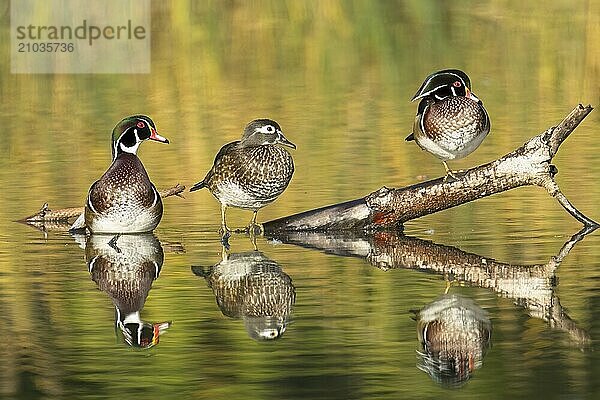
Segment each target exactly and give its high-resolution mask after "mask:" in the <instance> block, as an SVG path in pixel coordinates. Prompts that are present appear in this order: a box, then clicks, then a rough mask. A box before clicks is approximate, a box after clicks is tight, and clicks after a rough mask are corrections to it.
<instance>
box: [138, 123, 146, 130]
mask: <svg viewBox="0 0 600 400" xmlns="http://www.w3.org/2000/svg"><path fill="white" fill-rule="evenodd" d="M145 126H146V124H144V123H143V122H142V121H140V122H138V123H137V127H138V128H140V129H142V128H143V127H145Z"/></svg>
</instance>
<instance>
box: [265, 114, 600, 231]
mask: <svg viewBox="0 0 600 400" xmlns="http://www.w3.org/2000/svg"><path fill="white" fill-rule="evenodd" d="M591 111H592V107H591V106H585V107H584V106H582V105H579V106H577V107H576V108H575V109H574V110H573V111H572V112H571V113H570V114H569V115H568V116H567V117H566V118H565V119H564V120H563V121H562V122H561V123H560V124H559V125H558V126H556V127H552V128H550V129H548V130H547V131H545V132H543V133H540V134H539V135H537V136H534V137H533V138H531V139H530V140H529V141H527V142H526V143H525V144H523V145H522V146H521V147H519V148H518V149H516V150H514V151H513V152H511V153H509V154H507V155H505V156H503V157H501V158H499V159H497V160H495V161H492V162H490V163H488V164H485V165H481V166H479V167H475V168H472V169H469V170H467V171H466V172H465V173H464V175H463V176H462V177H461V178H460V179H459V180H451V179H449V180H447V181H444V179H442V178H438V179H434V180H431V181H428V182H423V183H419V184H416V185H412V186H408V187H405V188H401V189H388V188H386V187H383V188H381V189H379V190H377V191H376V192H373V193H371V194H369V195H367V196H365V197H363V198H360V199H356V200H351V201H348V202H344V203H340V204H335V205H331V206H327V207H323V208H319V209H316V210H311V211H305V212H303V213H300V214H295V215H291V216H288V217H284V218H280V219H276V220H273V221H269V222H266V223H265V224H264V229H265V232H267V233H272V232H283V231H334V230H357V229H366V230H376V229H380V228H389V227H398V226H401V225H402V224H403V223H404V222H406V221H409V220H411V219H414V218H418V217H422V216H424V215H428V214H432V213H435V212H438V211H442V210H445V209H448V208H451V207H455V206H458V205H460V204H464V203H467V202H470V201H473V200H476V199H480V198H482V197H486V196H490V195H492V194H496V193H500V192H503V191H505V190H509V189H514V188H517V187H520V186H528V185H536V186H540V187H542V188H544V189H546V190H547V191H548V193H549V194H550V195H551V196H553V197H554V198H556V199H557V200H558V201H559V203H560V204H561V205H562V206H563V207H564V208H565V209H566V210H567V211H568V212H569V213H570V214H571V215H572V216H573V217H575V218H576V219H577V220H579V221H580V222H582V223H583V224H585V225H586V226H598V224H597V223H596V222H594V221H592V220H590V219H589V218H587V217H586V216H585V215H583V214H581V213H580V212H579V211H578V210H577V209H576V208H575V207H574V206H573V205H572V204H571V203H570V202H569V201H568V200H567V198H566V197H565V196H564V195H563V194H562V192H561V191H560V189H559V187H558V184H557V183H556V181H555V180H554V176H555V175H556V173H557V172H558V170H557V169H556V167H555V166H553V165H551V164H550V162H551V161H552V158H553V157H554V155H555V154H556V152H557V151H558V148H559V146H560V145H561V143H562V142H563V141H564V140H565V139H566V138H567V137H568V136H569V135H570V134H571V132H573V130H574V129H575V128H576V127H577V126H578V125H579V123H580V122H581V121H583V119H584V118H585V117H586V116H587V115H588V114H589V113H590V112H591Z"/></svg>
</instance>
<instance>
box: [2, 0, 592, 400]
mask: <svg viewBox="0 0 600 400" xmlns="http://www.w3.org/2000/svg"><path fill="white" fill-rule="evenodd" d="M4 3H7V2H3V4H4ZM2 9H3V10H4V9H7V8H6V7H3V8H2ZM599 16H600V7H599V4H598V2H597V1H584V2H580V3H578V5H577V6H574V5H572V3H571V2H569V1H564V2H563V1H556V2H552V3H550V5H547V4H541V3H540V4H539V5H538V4H537V3H534V4H525V3H523V2H504V1H489V2H466V3H461V4H458V3H457V4H453V3H448V4H446V3H444V4H440V3H438V2H421V1H418V2H417V1H415V2H411V1H407V2H392V1H386V2H366V1H356V2H337V1H330V2H296V1H289V2H280V1H273V2H269V1H259V2H254V3H251V4H250V3H248V4H247V3H245V2H197V3H196V2H190V3H188V2H186V1H177V2H160V3H159V2H156V3H154V4H153V10H152V22H153V24H152V29H153V32H152V60H153V63H152V73H151V74H149V75H125V76H121V75H11V74H10V60H9V59H8V58H7V54H8V50H7V49H8V43H7V41H3V42H2V43H1V44H0V47H2V48H3V49H4V50H7V51H4V52H2V53H1V54H3V55H2V56H1V57H2V58H0V74H1V80H0V94H1V97H2V99H3V106H2V110H1V111H0V123H1V124H0V126H2V137H3V139H2V140H1V141H0V149H1V151H2V155H3V157H1V158H0V187H1V189H2V191H1V195H0V220H1V224H0V243H1V246H0V315H2V321H3V328H2V329H1V330H0V332H1V333H0V343H1V345H0V360H1V362H0V371H1V373H0V397H2V398H22V399H37V398H50V399H62V398H70V399H75V398H81V399H87V398H103V399H104V398H125V397H133V396H136V397H140V396H142V397H148V398H160V399H168V398H180V399H181V398H186V399H187V398H190V399H195V398H198V399H203V398H215V399H234V398H235V399H237V398H240V399H268V398H278V399H281V398H284V399H288V398H290V399H296V398H298V399H300V398H302V399H317V398H331V399H338V398H339V399H372V398H373V399H374V398H386V399H399V398H407V399H409V398H432V399H434V398H449V399H453V398H461V399H463V398H472V399H480V398H484V397H485V398H498V399H505V398H527V399H531V398H546V399H550V398H577V399H585V398H596V397H597V396H598V393H600V384H599V383H598V379H597V376H598V373H599V372H600V358H599V356H598V353H599V352H598V350H599V348H598V338H600V324H599V323H598V321H600V235H599V234H598V233H591V234H590V235H588V236H587V237H585V238H583V239H582V238H581V237H575V238H572V237H573V235H575V234H576V233H577V232H578V231H579V229H580V228H581V227H580V225H579V224H578V223H577V222H576V221H574V220H573V219H572V218H571V217H570V216H569V215H568V214H567V213H566V212H565V211H564V210H563V209H562V208H561V207H560V206H559V205H558V204H557V203H556V202H555V201H554V200H553V199H551V198H550V197H549V196H548V195H547V194H546V193H544V192H543V191H542V190H541V189H535V188H522V189H517V190H513V191H511V192H508V193H503V194H500V195H497V196H494V197H492V198H488V199H484V200H480V201H477V202H474V203H471V204H468V205H463V206H461V207H458V208H456V209H453V210H448V211H445V212H443V213H440V214H436V215H431V216H428V217H425V218H421V219H419V220H416V221H411V222H410V223H408V224H407V225H406V226H405V231H404V233H405V235H406V236H402V235H400V234H399V233H397V232H386V233H379V234H376V235H371V236H367V235H362V234H360V233H356V234H354V235H351V236H335V235H328V236H327V235H297V236H279V237H258V238H257V240H256V247H257V248H258V250H259V252H256V251H254V245H253V243H252V241H251V239H250V238H249V237H247V236H246V235H243V234H237V235H234V236H233V237H232V239H231V240H230V243H231V249H230V251H229V254H225V255H224V254H223V249H222V247H221V244H220V241H219V235H218V233H217V230H218V225H219V218H220V216H219V206H218V203H217V202H216V201H215V200H214V199H213V198H212V197H211V195H210V194H209V193H208V192H205V191H201V192H195V193H188V194H186V195H185V199H181V198H168V199H166V200H165V202H164V203H165V215H164V217H163V220H162V222H161V224H160V225H159V227H158V229H157V230H156V231H155V232H154V235H143V236H133V237H121V238H119V239H118V240H117V241H116V244H114V245H113V246H111V245H109V242H110V240H111V238H110V237H101V236H100V237H92V238H87V239H86V238H80V237H73V236H71V235H70V234H68V233H66V232H64V231H50V232H47V233H44V232H41V231H38V230H35V229H33V228H31V227H28V226H25V225H22V224H18V223H14V222H13V221H14V220H16V219H18V218H21V217H24V216H26V215H28V214H31V213H33V212H35V211H36V210H37V209H39V207H40V206H41V205H42V204H43V203H44V202H46V201H47V202H49V203H50V207H51V208H61V207H71V206H78V205H81V204H82V203H83V200H84V198H85V195H86V192H87V189H88V188H89V185H90V184H91V182H93V181H94V180H95V179H97V177H98V176H100V174H101V173H102V172H103V171H104V170H105V169H106V167H107V166H108V164H109V162H110V148H109V134H110V131H111V129H112V127H113V126H114V124H115V123H116V122H117V121H118V120H120V119H121V118H122V117H123V116H125V115H128V114H132V113H146V114H148V115H151V116H152V118H153V119H154V120H155V122H156V123H157V126H158V129H159V131H160V132H161V133H162V134H163V135H164V136H166V137H168V138H169V139H170V141H171V143H170V144H169V145H168V146H163V145H159V144H155V143H149V144H144V145H142V147H141V149H140V152H139V156H140V158H141V159H142V161H143V162H144V164H145V166H146V169H147V170H148V173H149V174H150V176H151V178H152V180H153V181H154V183H155V184H156V185H157V186H158V187H159V188H166V187H170V186H172V185H174V184H175V183H178V182H180V183H182V184H184V185H186V186H188V187H189V186H190V185H191V184H193V183H195V182H197V181H198V180H199V179H201V178H202V177H203V176H204V174H205V172H206V171H207V170H208V168H209V167H210V165H211V163H212V160H213V157H214V155H215V154H216V152H217V151H218V149H219V148H220V146H222V145H223V144H224V143H225V142H227V141H231V140H235V139H237V138H238V137H239V136H240V135H241V131H242V128H243V126H244V125H245V123H247V122H248V121H250V120H251V119H253V118H256V117H271V118H273V119H275V120H277V121H278V122H279V123H280V124H281V126H282V128H283V130H284V132H285V134H286V136H287V137H288V138H289V139H290V140H292V141H293V142H295V143H296V144H297V146H298V149H297V150H296V151H294V153H293V156H294V160H295V163H296V173H295V175H294V178H293V180H292V183H291V185H290V187H289V188H288V190H287V191H286V192H285V193H284V194H283V195H282V196H281V198H280V199H279V200H278V201H276V202H275V203H274V204H272V205H270V206H268V207H267V208H265V209H264V210H262V211H261V212H259V220H262V221H266V220H270V219H273V218H277V217H281V216H284V215H288V214H292V213H295V212H300V211H303V210H307V209H311V208H315V207H319V206H322V205H326V204H331V203H335V202H339V201H343V200H348V199H353V198H358V197H362V196H363V195H365V194H367V193H369V192H371V191H373V190H376V189H378V188H379V187H381V186H383V185H386V186H390V187H393V186H396V187H400V186H404V185H408V184H411V183H414V182H417V181H419V180H422V179H427V178H433V177H437V176H439V175H440V174H441V173H443V167H442V164H441V163H440V162H439V161H437V160H436V159H434V158H433V157H432V156H430V155H428V154H426V153H424V152H422V151H420V150H419V149H418V148H417V147H416V146H415V145H414V144H409V143H405V142H404V137H405V136H406V135H407V134H408V133H409V132H410V129H411V126H412V120H413V117H414V113H415V110H416V106H417V105H416V104H413V103H410V101H409V100H410V98H411V97H412V95H413V94H414V92H415V91H416V89H417V88H418V87H419V85H420V83H421V82H422V80H423V78H424V77H425V76H426V75H428V74H429V73H430V72H432V71H434V70H436V69H441V68H446V67H456V68H461V69H463V70H465V71H467V72H468V73H469V75H470V77H471V80H472V82H473V90H474V92H475V93H476V94H477V95H478V96H479V97H480V98H482V99H483V100H484V101H485V104H486V107H487V109H488V111H489V113H490V116H491V119H492V126H493V128H492V133H491V134H490V136H489V137H488V138H487V139H486V140H485V142H484V143H483V144H482V145H481V147H480V148H479V149H478V150H477V151H476V152H475V153H474V154H472V155H471V156H469V157H468V158H466V159H465V160H461V161H457V162H455V163H451V165H452V166H453V167H455V168H463V167H469V166H472V165H476V164H481V163H484V162H487V161H489V160H492V159H495V158H497V157H499V156H501V155H503V154H505V153H507V152H509V151H511V150H512V149H514V148H515V147H517V146H518V145H520V144H521V143H523V142H524V141H525V140H527V139H528V138H529V137H531V136H533V135H534V134H537V133H538V132H540V131H542V130H544V129H546V128H548V127H549V126H551V125H552V124H556V123H557V122H559V121H560V120H561V119H562V118H563V117H564V116H565V115H566V114H567V113H568V112H569V111H570V110H571V109H572V108H573V107H574V106H575V105H576V104H578V103H580V102H581V103H586V104H587V103H591V104H592V105H594V106H597V105H598V104H599V103H600V96H599V95H600V91H599V87H600V86H599V85H598V81H597V75H598V74H597V72H598V70H599V68H600V51H599V50H598V47H597V46H596V43H597V38H598V35H600V28H599V27H600V17H599ZM8 18H9V16H8V13H7V12H5V13H4V15H3V16H2V29H3V31H4V32H5V33H6V34H8V24H9V19H8ZM121 61H122V60H115V62H121ZM599 115H600V114H597V111H594V112H593V113H592V114H591V115H590V116H589V117H588V118H587V119H586V120H585V121H584V123H583V124H582V125H581V126H580V127H579V128H577V130H576V131H575V133H574V134H573V135H572V136H571V137H570V138H569V139H568V140H567V141H566V142H565V144H564V145H563V146H562V147H561V150H560V152H559V153H558V155H557V157H556V158H555V160H554V162H555V164H556V165H557V167H558V169H559V171H560V174H559V175H558V182H559V184H560V185H561V188H562V189H563V191H564V192H565V193H566V195H567V196H568V197H569V198H571V199H572V200H573V202H574V203H575V204H576V206H578V207H579V208H580V209H581V210H582V211H583V212H584V213H586V214H587V215H589V216H590V217H592V218H594V219H596V220H599V219H600V215H598V207H597V204H599V203H600V190H599V189H598V186H597V185H596V184H595V183H596V182H597V177H598V176H600V167H599V165H600V163H599V162H598V161H599V160H598V145H597V139H596V138H597V132H598V131H599V130H600V117H599ZM228 217H229V222H230V224H231V225H233V226H235V227H242V226H244V225H245V224H247V222H248V221H249V220H250V217H251V215H250V213H248V212H244V211H238V210H231V212H230V213H228ZM579 239H581V240H579ZM577 240H579V241H577ZM446 292H447V293H446ZM445 293H446V294H445ZM116 309H118V310H119V311H118V312H117V311H116ZM137 312H139V314H137ZM138 315H139V317H136V316H138ZM266 315H269V316H268V317H267V316H266ZM433 321H438V322H437V324H436V323H435V322H433ZM440 321H441V322H440ZM457 321H462V322H464V324H462V325H461V324H457ZM453 322H454V324H453ZM428 323H429V325H428ZM444 324H445V325H444ZM437 326H444V327H445V329H446V332H450V333H448V334H447V335H446V336H443V335H441V336H440V337H442V338H445V339H440V341H441V342H442V343H429V344H428V346H426V347H423V346H422V345H421V343H420V342H419V336H418V331H420V330H423V329H425V327H427V329H428V330H429V332H432V331H434V330H435V329H436V327H437ZM457 326H458V327H457ZM461 326H467V327H468V329H462V330H461V328H460V327H461ZM273 337H276V339H275V340H271V339H270V338H273Z"/></svg>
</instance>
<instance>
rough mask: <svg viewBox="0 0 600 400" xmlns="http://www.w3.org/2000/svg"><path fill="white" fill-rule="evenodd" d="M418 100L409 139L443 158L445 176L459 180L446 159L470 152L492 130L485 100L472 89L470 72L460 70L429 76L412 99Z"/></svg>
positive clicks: (457, 157)
mask: <svg viewBox="0 0 600 400" xmlns="http://www.w3.org/2000/svg"><path fill="white" fill-rule="evenodd" d="M417 99H421V102H420V103H419V108H418V111H417V116H416V117H415V123H414V125H413V132H412V133H411V134H410V135H409V136H408V137H407V138H406V140H407V141H410V140H414V141H415V142H417V144H418V145H419V147H421V148H422V149H423V150H426V151H428V152H429V153H431V154H433V155H434V156H436V157H437V158H439V159H440V160H442V162H443V163H444V167H445V168H446V177H448V176H451V177H452V178H455V179H457V177H456V175H455V173H454V171H452V170H451V169H450V168H449V167H448V164H447V163H446V161H448V160H454V159H460V158H464V157H466V156H467V155H469V154H471V153H472V152H473V151H474V150H475V149H476V148H477V147H479V145H480V144H481V142H482V141H483V139H485V137H486V136H487V134H488V133H489V132H490V118H489V116H488V113H487V111H486V110H485V108H484V107H483V102H482V101H481V100H480V99H479V98H477V96H475V94H474V93H473V92H472V91H471V81H470V79H469V77H468V76H467V74H465V73H464V72H463V71H460V70H457V69H446V70H443V71H438V72H434V73H433V74H431V75H429V76H428V77H427V79H425V81H424V82H423V84H422V85H421V87H420V88H419V90H418V91H417V93H416V94H415V95H414V97H413V98H412V100H413V101H414V100H417Z"/></svg>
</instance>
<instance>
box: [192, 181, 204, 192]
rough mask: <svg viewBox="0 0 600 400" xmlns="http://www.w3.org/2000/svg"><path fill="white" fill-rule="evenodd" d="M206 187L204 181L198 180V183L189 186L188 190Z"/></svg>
mask: <svg viewBox="0 0 600 400" xmlns="http://www.w3.org/2000/svg"><path fill="white" fill-rule="evenodd" d="M204 187H206V183H204V181H200V182H198V183H196V184H195V185H194V186H192V187H191V188H190V192H194V191H196V190H200V189H202V188H204Z"/></svg>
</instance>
